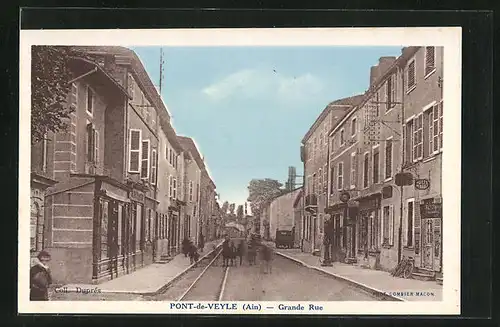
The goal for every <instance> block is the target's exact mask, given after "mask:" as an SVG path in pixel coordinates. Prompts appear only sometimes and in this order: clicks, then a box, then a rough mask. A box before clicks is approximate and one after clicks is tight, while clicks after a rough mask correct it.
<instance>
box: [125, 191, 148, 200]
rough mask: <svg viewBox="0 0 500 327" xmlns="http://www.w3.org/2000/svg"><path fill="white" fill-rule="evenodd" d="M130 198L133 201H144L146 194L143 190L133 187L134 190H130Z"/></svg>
mask: <svg viewBox="0 0 500 327" xmlns="http://www.w3.org/2000/svg"><path fill="white" fill-rule="evenodd" d="M129 198H130V199H131V200H133V201H137V202H141V203H144V199H145V196H144V193H143V192H141V191H139V190H136V189H132V191H130V193H129Z"/></svg>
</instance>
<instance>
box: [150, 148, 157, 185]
mask: <svg viewBox="0 0 500 327" xmlns="http://www.w3.org/2000/svg"><path fill="white" fill-rule="evenodd" d="M157 165H158V156H157V154H156V149H153V150H152V151H151V184H153V185H155V184H156V167H157Z"/></svg>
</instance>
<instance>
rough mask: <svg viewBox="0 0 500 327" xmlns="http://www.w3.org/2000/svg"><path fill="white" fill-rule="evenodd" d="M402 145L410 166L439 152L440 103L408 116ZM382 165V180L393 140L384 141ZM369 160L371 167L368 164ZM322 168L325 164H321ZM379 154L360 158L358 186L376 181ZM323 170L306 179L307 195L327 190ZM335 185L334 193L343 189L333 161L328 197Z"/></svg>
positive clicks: (389, 169)
mask: <svg viewBox="0 0 500 327" xmlns="http://www.w3.org/2000/svg"><path fill="white" fill-rule="evenodd" d="M403 142H404V147H405V161H406V164H411V163H415V162H418V161H419V160H423V159H425V158H428V157H432V156H434V155H436V154H438V153H439V152H441V151H442V148H443V101H441V102H439V103H431V105H429V106H427V107H426V108H424V110H423V111H422V113H420V114H418V115H416V116H414V117H410V118H409V119H408V120H407V121H406V124H405V128H404V135H403ZM384 147H385V149H384V154H385V165H384V172H383V177H384V180H387V179H390V178H392V176H393V141H392V139H388V140H386V142H385V144H384ZM370 160H371V164H370ZM325 166H326V165H325ZM379 166H380V152H379V146H378V145H376V146H374V147H373V148H372V150H371V152H366V153H364V154H363V156H362V167H363V171H362V184H361V185H362V187H363V188H367V187H368V186H369V185H370V178H369V176H372V179H371V182H372V183H373V184H377V183H379V182H380V171H379ZM357 171H358V154H357V152H352V153H351V167H350V178H349V181H350V188H355V187H356V186H357V183H356V180H357V174H356V173H357ZM327 181H328V180H327V171H326V169H323V168H320V169H319V170H318V172H317V173H315V174H313V175H312V177H309V181H308V190H309V193H322V192H325V193H326V190H327V185H326V183H327ZM335 186H337V189H338V190H342V189H344V188H346V186H345V185H344V162H343V161H340V162H337V164H336V167H335V166H333V167H331V168H330V194H333V193H334V190H335Z"/></svg>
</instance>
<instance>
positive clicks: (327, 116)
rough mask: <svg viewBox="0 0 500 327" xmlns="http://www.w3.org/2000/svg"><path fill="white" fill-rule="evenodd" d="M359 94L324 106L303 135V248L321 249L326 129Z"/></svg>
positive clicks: (326, 182) (324, 198)
mask: <svg viewBox="0 0 500 327" xmlns="http://www.w3.org/2000/svg"><path fill="white" fill-rule="evenodd" d="M361 97H362V96H361V95H356V96H353V97H349V98H345V99H340V100H337V101H334V102H332V103H330V104H328V106H326V108H325V109H324V110H323V112H322V113H321V114H320V115H319V117H318V118H317V119H316V121H315V122H314V124H313V125H312V126H311V128H310V129H309V131H308V132H307V133H306V135H305V136H304V138H303V139H302V151H301V160H302V162H303V163H304V198H303V201H304V213H303V222H302V226H303V228H302V235H301V238H302V239H303V242H302V243H303V249H304V251H306V252H313V251H314V250H315V249H320V247H321V244H322V237H323V222H324V209H325V208H326V207H327V186H328V132H329V131H330V129H331V128H332V126H334V125H335V124H336V123H337V122H338V121H339V120H340V119H341V118H342V117H343V116H344V115H345V113H346V112H348V111H349V110H350V109H351V108H352V107H353V106H354V105H356V104H357V103H358V102H359V101H360V99H361Z"/></svg>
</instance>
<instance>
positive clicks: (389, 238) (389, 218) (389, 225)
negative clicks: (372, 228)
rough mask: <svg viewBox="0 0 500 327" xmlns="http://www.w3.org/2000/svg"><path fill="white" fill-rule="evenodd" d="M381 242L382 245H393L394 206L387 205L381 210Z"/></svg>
mask: <svg viewBox="0 0 500 327" xmlns="http://www.w3.org/2000/svg"><path fill="white" fill-rule="evenodd" d="M382 223H383V224H382V231H383V234H382V240H383V241H382V242H383V245H386V246H392V245H394V206H393V205H388V206H385V207H384V208H383V220H382Z"/></svg>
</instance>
